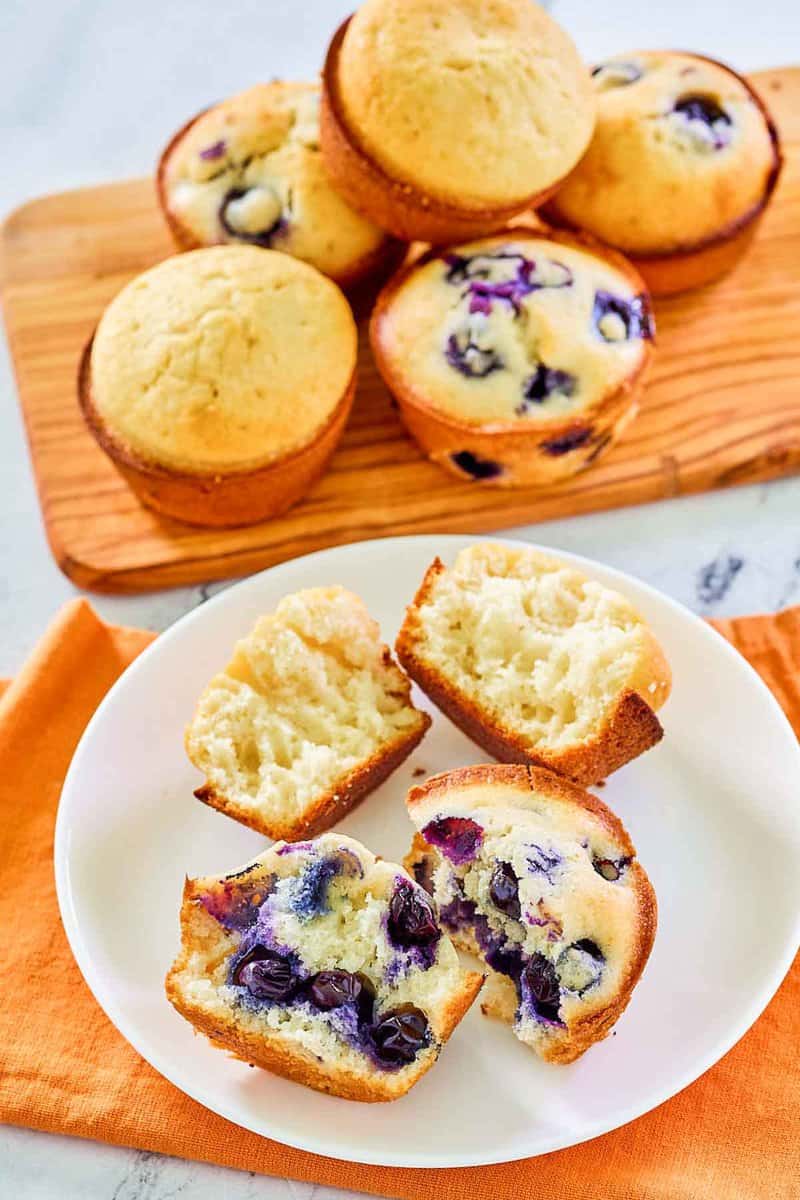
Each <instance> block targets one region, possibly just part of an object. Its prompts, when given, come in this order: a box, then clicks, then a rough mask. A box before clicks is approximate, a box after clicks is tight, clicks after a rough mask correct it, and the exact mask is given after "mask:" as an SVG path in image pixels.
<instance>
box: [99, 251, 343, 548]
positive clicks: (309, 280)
mask: <svg viewBox="0 0 800 1200" xmlns="http://www.w3.org/2000/svg"><path fill="white" fill-rule="evenodd" d="M355 369H356V326H355V321H354V319H353V314H352V312H351V310H350V306H349V304H348V303H347V301H346V299H345V297H344V295H343V294H342V292H341V291H340V290H339V288H338V287H337V286H336V284H335V283H333V281H332V280H330V279H328V278H326V277H325V276H324V275H321V274H320V273H319V271H317V270H315V269H314V268H313V267H311V266H309V265H308V264H307V263H303V262H300V261H299V260H298V259H296V258H290V257H289V255H287V254H278V253H276V252H275V251H271V250H260V249H258V248H257V247H255V246H216V247H213V248H210V249H206V250H194V251H192V252H191V253H189V254H179V255H176V256H175V257H173V258H168V259H166V260H165V261H164V262H162V263H159V264H158V266H156V267H153V268H151V269H150V270H149V271H145V272H144V273H143V274H142V275H139V276H137V277H136V278H135V279H133V280H131V282H130V283H129V284H127V286H126V287H124V288H123V289H122V291H121V292H120V293H119V294H118V295H117V296H115V298H114V299H113V300H112V301H111V303H110V304H109V306H108V308H107V309H106V310H105V312H104V313H103V316H102V317H101V319H100V323H99V325H98V326H97V329H96V331H95V334H94V337H93V338H92V340H91V341H90V343H89V345H88V346H87V348H86V350H85V352H84V355H83V359H82V361H81V366H80V372H79V380H78V390H79V399H80V404H81V408H82V411H83V415H84V418H85V420H86V423H87V425H88V427H89V430H90V432H91V433H92V434H93V435H94V437H95V439H96V440H97V442H98V444H99V445H100V448H101V449H102V450H103V451H104V452H105V453H106V454H107V455H108V457H109V458H110V459H111V461H112V463H113V464H114V466H115V467H116V468H117V470H118V471H119V472H120V474H121V475H122V476H123V478H124V479H125V480H126V482H127V483H128V484H129V485H130V487H131V488H132V489H133V491H134V492H135V493H136V495H137V496H138V497H139V499H140V500H141V501H142V503H143V504H146V505H148V507H150V508H154V509H156V510H157V511H158V512H160V513H164V514H165V515H167V516H170V517H176V518H178V519H179V520H182V521H186V522H189V523H190V524H194V525H245V524H250V523H252V522H254V521H260V520H263V519H264V518H266V517H270V516H275V515H276V514H277V513H280V512H283V511H285V510H286V509H287V508H289V507H290V505H292V504H294V503H295V502H296V501H297V500H299V499H300V497H301V496H303V495H304V494H305V492H306V491H307V490H308V488H309V487H310V486H311V484H312V483H313V482H314V481H315V480H316V479H317V477H318V476H319V475H320V474H321V472H322V470H323V469H324V467H325V464H326V462H327V460H328V459H329V458H330V456H331V454H332V453H333V450H334V448H335V446H336V443H337V442H338V440H339V438H340V436H341V434H342V431H343V429H344V425H345V422H346V420H347V416H348V413H349V411H350V407H351V405H352V401H353V393H354V390H355Z"/></svg>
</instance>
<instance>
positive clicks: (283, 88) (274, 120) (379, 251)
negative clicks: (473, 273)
mask: <svg viewBox="0 0 800 1200" xmlns="http://www.w3.org/2000/svg"><path fill="white" fill-rule="evenodd" d="M319 96H320V89H319V85H318V84H316V83H283V82H274V83H262V84H258V85H257V86H256V87H253V88H250V89H249V90H248V91H246V92H242V93H240V94H239V95H237V96H233V97H232V98H231V99H229V100H225V101H223V103H222V104H216V105H214V107H213V108H210V109H208V110H207V111H206V112H204V113H201V115H200V116H198V117H195V119H194V120H192V121H190V122H189V123H188V124H187V125H186V126H184V128H183V129H181V130H180V131H179V132H178V133H177V134H176V135H175V137H174V138H173V139H172V141H171V142H170V143H169V145H168V146H167V148H166V149H165V151H164V153H163V154H162V156H161V161H160V163H159V166H158V175H157V184H158V198H159V202H160V204H161V207H162V209H163V212H164V215H165V217H166V219H167V222H168V223H169V226H170V229H171V230H172V233H173V235H174V236H175V239H176V241H177V243H178V245H179V246H180V247H181V249H184V250H187V249H188V250H193V249H196V248H198V247H201V246H213V245H217V244H219V243H223V242H248V243H251V244H253V245H256V246H265V247H268V248H271V249H274V250H283V251H284V253H286V254H293V255H294V256H295V257H296V258H302V259H303V260H304V261H305V262H308V263H311V265H312V266H314V267H316V268H317V269H318V270H320V271H322V272H323V274H324V275H330V276H331V278H333V279H335V280H336V281H337V282H338V283H340V284H342V285H343V286H348V285H350V284H354V283H356V282H358V281H360V280H361V279H363V278H364V277H365V276H366V275H369V274H370V273H372V272H373V271H376V270H378V269H379V268H380V267H381V266H383V265H384V264H385V263H387V262H390V261H392V260H394V259H397V258H398V257H399V254H400V253H401V251H402V247H400V246H399V245H398V243H397V242H395V241H394V239H392V238H389V237H387V236H386V234H384V232H383V231H382V230H381V229H378V228H377V226H375V225H373V224H372V223H371V222H370V221H368V220H366V219H365V218H364V217H362V216H361V215H360V214H359V213H357V212H355V210H354V209H352V208H350V206H349V205H348V204H347V203H346V202H345V201H344V200H342V198H341V197H340V196H339V194H338V192H336V191H334V189H333V187H332V186H331V183H330V180H329V179H328V175H327V173H326V171H325V168H324V166H323V163H322V155H321V153H320V148H319Z"/></svg>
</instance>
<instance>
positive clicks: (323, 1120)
mask: <svg viewBox="0 0 800 1200" xmlns="http://www.w3.org/2000/svg"><path fill="white" fill-rule="evenodd" d="M472 540H474V539H470V538H465V537H420V538H396V539H386V540H382V541H375V542H366V543H363V542H362V543H360V544H357V545H352V546H346V547H342V548H340V549H334V550H327V551H324V552H322V553H319V554H312V555H309V556H308V557H306V558H300V559H296V560H295V561H294V562H289V563H285V564H283V565H282V566H279V567H274V568H273V569H272V570H269V571H265V572H263V573H262V574H260V575H256V576H254V577H253V578H251V579H248V580H246V581H245V582H243V583H240V584H239V585H238V586H236V587H233V588H231V589H230V590H228V591H226V592H224V593H223V594H222V595H220V596H218V597H217V598H216V599H215V600H212V601H211V602H210V603H208V604H204V605H203V606H202V607H200V608H198V609H196V610H195V611H193V612H192V613H190V614H189V615H188V616H186V617H184V618H183V620H181V621H179V622H178V623H177V624H176V625H174V626H173V627H172V629H170V630H169V631H168V632H167V633H165V634H163V636H162V637H160V638H159V639H158V640H157V642H155V643H154V645H153V646H152V647H151V648H150V649H148V650H147V651H146V653H144V654H143V655H142V656H141V658H139V659H138V661H137V662H135V663H134V664H133V665H132V666H131V667H130V668H129V670H127V671H126V672H125V674H124V675H123V677H122V678H121V679H120V680H119V682H118V683H117V684H116V686H115V687H114V688H112V690H111V692H110V693H109V695H108V696H107V697H106V699H105V701H104V702H103V704H102V705H101V706H100V708H99V709H98V711H97V713H96V714H95V716H94V718H93V720H92V721H91V723H90V724H89V727H88V728H87V730H86V733H85V734H84V736H83V739H82V741H81V743H80V746H79V747H78V750H77V752H76V754H75V758H74V760H73V763H72V766H71V768H70V771H69V774H68V776H67V780H66V783H65V786H64V791H63V795H62V798H61V806H60V809H59V814H58V825H57V830H56V879H57V886H58V895H59V900H60V904H61V912H62V916H63V920H64V925H65V927H66V930H67V935H68V937H69V940H70V943H71V945H72V949H73V951H74V953H75V957H76V958H77V960H78V963H79V965H80V968H81V970H82V971H83V974H84V976H85V978H86V980H87V982H88V984H89V986H90V987H91V989H92V991H93V992H94V994H95V996H96V997H97V1000H98V1001H99V1003H100V1004H101V1005H102V1007H103V1008H104V1009H105V1011H106V1013H107V1014H108V1016H109V1017H110V1018H111V1020H112V1021H113V1022H114V1024H115V1025H116V1026H117V1028H118V1029H119V1030H120V1032H121V1033H122V1034H124V1036H125V1037H126V1038H127V1039H128V1041H129V1042H131V1044H132V1045H133V1046H134V1047H135V1048H136V1049H137V1050H138V1051H139V1053H140V1054H142V1055H143V1056H144V1058H146V1059H147V1060H148V1062H150V1063H152V1065H153V1066H154V1067H155V1068H156V1069H157V1070H158V1071H160V1072H161V1073H162V1075H165V1076H166V1077H167V1079H169V1080H171V1081H172V1083H174V1084H176V1085H177V1087H179V1088H181V1089H182V1090H183V1091H184V1092H186V1093H188V1095H190V1096H192V1097H193V1098H194V1099H195V1100H198V1101H200V1103H201V1104H204V1105H206V1106H207V1107H208V1108H210V1109H213V1110H214V1111H215V1112H217V1113H219V1114H221V1115H222V1116H224V1117H227V1118H229V1119H230V1120H231V1121H235V1122H236V1123H237V1124H239V1125H242V1126H244V1127H245V1128H247V1129H251V1130H253V1131H254V1132H256V1133H260V1134H263V1135H265V1136H268V1137H270V1138H274V1139H276V1140H278V1141H280V1142H285V1143H287V1144H289V1145H291V1146H297V1147H301V1148H302V1149H305V1150H310V1151H313V1152H314V1153H316V1154H325V1155H334V1156H336V1157H339V1158H344V1159H350V1160H353V1161H357V1162H365V1163H379V1164H384V1165H397V1166H403V1167H433V1166H436V1167H449V1166H467V1165H474V1164H479V1163H490V1162H498V1161H505V1160H510V1159H516V1158H521V1157H525V1156H528V1155H534V1154H541V1153H544V1152H545V1151H549V1150H555V1149H558V1148H560V1147H563V1146H569V1145H572V1144H574V1143H576V1142H580V1141H583V1140H585V1139H586V1138H591V1137H594V1136H596V1135H597V1134H600V1133H604V1132H606V1131H607V1130H609V1129H614V1128H615V1127H617V1126H619V1125H622V1124H624V1123H625V1122H627V1121H630V1120H632V1119H633V1118H634V1117H638V1116H640V1115H641V1114H642V1113H645V1112H647V1111H648V1110H649V1109H651V1108H653V1107H654V1106H655V1105H657V1104H660V1103H661V1102H662V1101H663V1100H666V1099H667V1098H668V1097H669V1096H672V1095H673V1094H674V1093H675V1092H677V1091H679V1090H680V1089H681V1088H684V1087H686V1085H687V1084H689V1083H691V1082H692V1080H694V1079H696V1078H697V1077H698V1075H700V1074H702V1072H703V1071H705V1070H707V1069H708V1067H710V1066H711V1065H712V1063H714V1062H716V1061H717V1059H719V1058H720V1057H721V1056H722V1055H723V1054H725V1052H726V1051H727V1050H728V1049H729V1048H730V1047H731V1046H732V1045H733V1044H734V1042H736V1041H737V1040H738V1038H740V1037H741V1036H742V1034H743V1033H744V1032H745V1030H746V1029H747V1028H748V1027H749V1026H750V1025H751V1024H752V1022H753V1021H754V1020H755V1019H756V1017H757V1016H758V1015H759V1013H760V1012H761V1011H762V1009H763V1008H764V1006H765V1005H766V1004H767V1002H768V1000H769V999H770V997H771V996H772V995H773V993H774V992H775V990H776V988H777V987H778V985H779V983H780V981H781V979H782V978H783V976H784V974H785V972H786V970H787V969H788V967H789V964H790V962H791V960H792V957H793V956H794V954H795V951H796V949H797V946H798V942H800V870H798V866H797V864H798V862H800V809H799V808H798V795H799V794H800V749H798V744H797V741H796V739H795V737H794V735H793V734H792V731H791V729H790V727H789V725H788V723H787V721H786V720H785V718H784V717H783V714H782V713H781V711H780V709H779V708H778V705H777V703H776V702H775V700H774V699H773V697H772V696H771V695H770V693H769V692H768V690H767V688H766V687H765V686H764V685H763V684H762V683H761V681H760V680H759V678H758V677H757V676H756V674H755V673H754V672H753V671H752V670H751V669H750V668H749V667H748V666H747V664H746V663H745V662H744V660H743V659H742V658H741V657H740V656H739V655H738V654H737V653H736V652H735V651H734V650H732V649H731V647H730V646H729V645H728V644H727V643H726V642H725V641H724V640H723V639H722V638H721V637H719V636H718V635H717V634H716V633H715V632H713V631H712V630H711V629H710V628H709V627H708V626H706V625H705V624H704V623H703V622H702V621H700V620H699V619H698V618H696V617H694V616H692V615H691V614H690V613H688V612H687V611H686V610H685V609H683V608H681V607H680V606H679V605H677V604H675V603H673V602H672V601H671V600H668V599H666V598H665V597H664V596H662V595H660V594H659V593H657V592H655V591H653V590H652V589H651V588H649V587H645V586H644V585H643V584H641V583H637V582H636V581H634V580H633V579H630V578H627V577H626V576H624V575H621V574H619V573H618V572H616V571H612V570H609V569H608V568H606V567H601V566H600V565H598V564H596V563H591V562H586V561H584V560H581V559H575V558H574V556H572V555H566V554H565V555H563V557H564V558H566V559H571V560H572V561H575V562H577V563H578V564H579V565H580V566H582V567H583V568H585V569H586V570H587V571H588V572H589V573H590V574H592V575H594V576H596V577H597V578H598V579H601V580H602V581H603V582H605V583H608V584H611V585H612V586H614V587H617V588H619V589H620V590H622V591H623V592H625V593H626V594H627V595H628V596H630V598H631V599H632V600H633V601H634V602H635V603H636V604H637V605H638V607H639V609H640V610H641V612H642V613H643V614H644V616H645V617H646V618H647V619H648V621H649V622H650V623H651V625H652V627H653V629H654V631H655V633H656V635H657V637H658V638H659V639H660V641H661V642H662V644H663V646H664V647H665V649H666V652H667V656H668V658H669V660H670V662H671V664H672V668H673V672H674V680H675V682H674V691H673V695H672V697H671V699H670V700H669V702H668V704H667V706H666V707H665V709H664V710H663V713H662V717H663V723H664V726H665V729H666V737H665V738H664V740H663V742H662V743H661V744H660V745H659V746H658V747H657V748H656V749H655V750H653V751H651V752H650V753H648V754H646V755H644V756H643V757H642V758H640V759H639V760H638V761H636V762H634V763H631V764H629V765H628V766H627V767H625V768H624V769H623V770H621V771H619V772H618V773H617V774H616V775H614V776H613V777H612V778H611V779H610V780H609V781H608V783H607V785H606V787H605V788H604V790H603V792H602V796H603V799H604V800H605V801H606V803H608V804H609V805H611V807H612V808H613V809H614V810H615V811H616V812H618V813H619V814H620V816H621V817H622V819H623V821H624V822H625V824H626V826H627V827H628V829H629V830H630V833H631V835H632V837H633V840H634V843H635V844H636V846H637V848H638V851H639V856H640V858H641V861H642V862H643V864H644V865H645V867H646V869H647V871H648V872H649V874H650V877H651V879H652V881H653V884H654V886H655V889H656V893H657V895H658V901H659V929H658V936H657V938H656V943H655V948H654V950H653V954H652V957H651V959H650V963H649V965H648V967H647V970H646V972H645V974H644V977H643V979H642V981H641V983H640V984H639V986H638V988H637V989H636V992H635V994H634V996H633V999H632V1001H631V1004H630V1006H629V1008H628V1010H627V1011H626V1013H625V1014H624V1016H623V1017H622V1019H621V1020H620V1022H619V1025H618V1027H617V1030H616V1032H615V1035H614V1036H612V1037H609V1038H608V1039H607V1040H606V1041H605V1042H603V1043H601V1044H600V1045H598V1046H596V1047H594V1049H592V1050H590V1051H589V1053H588V1054H586V1055H585V1056H584V1057H583V1058H582V1059H581V1060H580V1061H579V1062H577V1063H575V1064H574V1065H572V1066H569V1067H559V1066H548V1065H547V1064H545V1063H542V1062H540V1061H539V1060H538V1059H537V1058H536V1057H535V1056H534V1055H533V1053H532V1052H531V1051H529V1050H527V1049H525V1048H524V1047H523V1046H521V1045H520V1044H519V1043H518V1042H517V1041H516V1039H515V1038H514V1037H513V1035H512V1033H511V1031H510V1030H509V1029H508V1028H506V1027H504V1026H501V1025H499V1024H495V1023H494V1022H491V1021H489V1020H487V1019H486V1018H484V1017H482V1016H481V1014H480V1012H479V1011H478V1005H475V1006H474V1007H473V1009H472V1011H471V1012H470V1013H469V1014H468V1016H467V1017H466V1019H465V1020H464V1021H463V1022H462V1024H461V1025H460V1026H459V1028H458V1029H457V1030H456V1032H455V1034H454V1036H453V1038H452V1040H451V1041H450V1043H449V1045H448V1046H446V1047H445V1049H444V1051H443V1053H442V1057H441V1059H440V1061H439V1063H438V1064H437V1066H436V1067H435V1068H434V1069H433V1070H432V1071H431V1072H430V1073H429V1074H428V1075H426V1076H425V1078H424V1079H423V1080H422V1081H421V1082H420V1083H419V1084H418V1086H417V1087H415V1088H414V1089H413V1090H412V1091H411V1092H410V1093H409V1094H408V1095H407V1096H405V1097H404V1098H403V1099H402V1100H399V1101H397V1102H396V1103H394V1104H392V1105H362V1104H354V1103H350V1102H348V1101H345V1100H338V1099H335V1098H332V1097H329V1096H323V1095H320V1094H318V1093H315V1092H312V1091H310V1090H308V1089H306V1088H303V1087H300V1086H298V1085H296V1084H293V1083H289V1082H287V1081H285V1080H282V1079H278V1078H276V1077H273V1076H271V1075H268V1074H267V1073H265V1072H263V1071H254V1070H250V1069H249V1068H248V1067H247V1066H246V1065H245V1064H243V1063H240V1062H237V1061H235V1060H233V1059H230V1058H228V1057H227V1056H226V1055H225V1054H223V1053H221V1052H220V1051H219V1050H214V1049H212V1048H211V1046H210V1045H209V1044H208V1043H207V1042H206V1041H205V1040H204V1039H203V1038H201V1037H196V1036H195V1035H194V1033H193V1031H192V1029H191V1028H190V1027H189V1025H187V1024H186V1022H185V1021H183V1020H182V1019H181V1018H180V1017H179V1016H178V1015H177V1013H175V1012H174V1011H173V1009H172V1008H171V1006H170V1005H169V1004H168V1003H167V1001H166V999H165V997H164V991H163V982H162V981H163V978H164V975H165V972H166V970H167V967H168V966H169V963H170V961H171V959H172V957H173V955H174V953H175V950H176V948H177V944H178V919H177V916H178V907H179V903H180V896H181V888H182V885H183V877H184V874H188V875H205V874H209V873H213V874H218V873H225V872H228V871H231V870H233V869H234V868H236V867H238V866H239V865H241V864H242V863H244V862H246V861H248V860H249V859H250V858H251V857H252V856H253V855H255V854H257V853H258V852H259V851H260V850H261V849H262V847H263V845H264V841H263V839H262V838H260V837H259V836H258V835H257V834H255V833H252V832H250V831H249V830H246V829H244V828H242V827H241V826H239V825H237V824H236V823H235V822H233V821H231V820H229V819H227V818H226V817H224V816H222V815H221V814H219V813H216V812H213V811H212V810H211V809H209V808H206V807H205V806H204V805H202V804H199V803H198V802H197V801H196V800H194V799H193V797H192V789H193V788H194V787H196V786H197V785H198V783H199V782H200V780H199V777H198V775H197V773H196V772H195V770H194V769H193V768H192V767H191V765H190V764H189V763H188V761H187V760H186V757H185V755H184V752H183V741H182V739H183V729H184V725H185V724H186V722H187V720H188V719H189V717H190V715H191V713H192V711H193V707H194V703H195V700H196V698H197V695H198V693H199V692H200V690H201V688H202V687H203V686H204V685H205V683H206V682H207V681H208V679H209V678H210V676H211V675H212V674H213V673H214V672H215V671H216V670H217V669H218V668H219V667H220V666H221V664H223V663H224V662H225V661H226V660H227V658H228V654H229V651H230V649H231V647H232V645H233V642H234V641H235V639H236V638H238V637H240V636H241V635H243V634H245V633H246V632H247V631H248V629H249V628H250V626H251V625H252V624H253V622H254V620H255V618H256V617H257V616H259V614H261V613H262V612H265V611H267V610H268V609H270V608H272V607H273V606H274V605H275V603H276V602H277V601H278V600H279V599H280V598H281V597H282V596H283V595H285V594H286V593H287V592H291V591H294V590H296V589H297V588H301V587H309V586H311V585H315V584H327V583H342V584H344V585H346V586H347V587H349V588H352V589H353V590H354V591H355V592H357V593H358V594H359V595H361V596H362V597H363V598H364V600H365V601H366V603H367V605H368V607H369V609H370V611H371V612H372V613H373V614H374V616H375V617H377V618H378V620H379V621H380V624H381V628H382V630H383V633H384V636H385V638H386V640H387V641H391V640H392V639H393V638H394V635H395V633H396V630H397V628H398V626H399V623H400V620H401V617H402V613H403V608H404V605H405V604H406V603H407V602H408V601H409V600H410V599H411V597H412V596H413V594H414V591H415V588H416V586H417V583H418V582H419V580H420V578H421V577H422V574H423V572H424V570H425V568H426V567H427V565H428V564H429V563H430V561H431V560H432V559H433V557H434V556H435V555H436V554H439V555H441V556H442V557H443V558H445V559H446V560H449V561H452V559H453V557H454V555H455V553H456V551H457V550H459V549H460V548H461V547H462V546H466V545H467V544H469V542H470V541H472ZM417 700H418V701H420V702H422V703H425V701H424V700H422V698H421V697H419V696H417ZM483 759H485V755H484V754H483V752H482V751H481V750H479V749H478V748H477V747H476V746H474V745H473V744H472V743H471V742H469V741H468V740H467V738H465V737H464V736H463V735H462V734H461V733H459V732H458V731H457V730H456V729H455V728H454V727H453V726H452V725H451V724H450V723H449V722H448V721H447V720H446V719H445V718H444V717H442V716H440V715H436V717H435V720H434V725H433V728H432V729H431V731H430V733H429V734H428V736H427V737H426V738H425V740H424V742H423V743H422V745H421V746H420V747H418V749H417V751H416V752H415V753H414V754H413V755H412V756H411V758H410V759H409V760H408V761H407V762H406V763H405V764H404V765H403V766H402V767H400V769H399V770H398V771H397V772H396V773H395V774H394V775H393V776H392V778H391V779H389V780H388V781H387V783H385V784H384V785H383V787H381V788H380V790H379V791H378V792H376V793H374V794H373V795H372V796H370V797H369V798H368V799H367V800H366V801H365V802H364V803H363V804H362V806H361V807H360V808H359V809H358V810H357V811H356V812H355V813H353V814H351V815H350V816H349V817H348V818H347V820H346V821H344V822H343V825H342V828H343V829H345V830H346V831H347V832H348V833H351V834H353V835H354V836H355V837H357V838H360V839H361V840H363V841H364V842H366V844H367V845H368V846H370V847H371V848H372V849H373V850H375V851H376V852H378V853H380V854H382V855H384V856H385V857H386V858H389V859H394V860H398V859H400V858H401V856H402V855H403V854H404V852H405V851H406V849H407V847H408V843H409V840H410V835H411V826H410V823H409V821H408V818H407V816H406V814H405V807H404V804H403V799H404V796H405V793H406V790H407V788H408V786H409V784H410V782H411V779H412V772H413V771H414V770H415V768H421V767H424V769H425V772H426V773H432V772H434V771H441V770H444V769H446V768H450V767H454V766H458V765H460V764H464V763H470V762H480V761H481V760H483Z"/></svg>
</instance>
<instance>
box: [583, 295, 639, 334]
mask: <svg viewBox="0 0 800 1200" xmlns="http://www.w3.org/2000/svg"><path fill="white" fill-rule="evenodd" d="M592 320H593V322H594V327H595V329H596V330H597V332H598V333H599V334H600V336H601V338H602V339H603V341H605V342H624V341H627V340H629V339H630V338H646V339H649V338H652V336H653V333H654V325H653V317H652V313H651V311H650V302H649V300H648V298H647V296H645V295H640V296H632V297H631V298H630V299H629V300H628V299H625V297H624V296H615V295H614V294H613V293H612V292H605V291H597V292H595V296H594V308H593V310H592Z"/></svg>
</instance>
